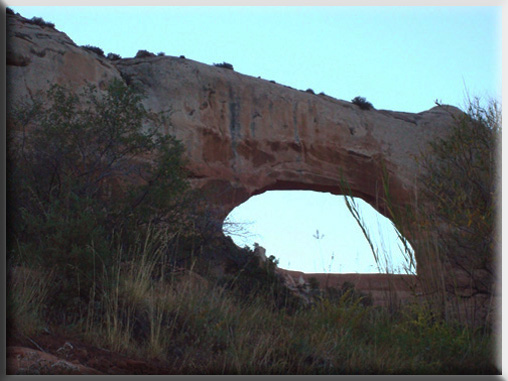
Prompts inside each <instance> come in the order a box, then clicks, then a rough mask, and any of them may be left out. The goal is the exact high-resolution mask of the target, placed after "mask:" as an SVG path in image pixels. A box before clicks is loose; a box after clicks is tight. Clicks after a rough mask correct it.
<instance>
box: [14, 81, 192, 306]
mask: <svg viewBox="0 0 508 381" xmlns="http://www.w3.org/2000/svg"><path fill="white" fill-rule="evenodd" d="M46 95H47V101H46V102H44V103H43V102H42V101H37V102H36V103H35V104H34V105H32V106H30V107H22V108H20V109H19V110H18V112H17V113H16V116H17V117H16V116H15V120H16V121H17V125H18V127H19V128H21V129H22V131H21V132H22V133H20V134H17V133H14V132H13V133H12V134H11V136H10V139H11V140H10V143H9V151H10V152H9V156H10V157H9V164H10V168H9V169H10V171H9V179H10V182H11V193H10V196H11V201H12V204H11V205H13V208H12V212H11V219H12V225H11V226H12V229H11V237H10V238H11V239H12V241H13V242H16V243H17V246H16V247H12V248H11V250H10V251H11V255H14V256H16V255H19V253H20V252H24V253H26V255H28V256H31V262H32V263H37V264H38V265H39V266H42V267H49V268H54V269H55V270H56V271H55V278H56V279H55V287H56V290H54V291H56V292H54V293H53V295H54V296H55V300H54V303H55V305H57V306H62V305H64V306H69V305H70V304H71V303H70V301H72V300H76V303H80V300H86V299H87V297H88V296H89V292H90V288H91V287H92V285H93V284H95V283H97V282H99V281H100V279H101V276H100V274H101V273H102V272H103V271H104V270H105V269H107V268H108V267H109V266H110V265H111V263H112V261H113V260H114V256H115V255H117V254H118V253H115V250H114V248H115V247H123V248H124V249H125V252H128V251H129V250H128V248H129V246H130V245H132V244H133V242H132V240H133V236H135V234H133V232H136V231H137V230H138V229H139V227H140V226H144V225H146V224H155V225H160V226H163V225H168V224H169V223H170V222H171V218H175V219H176V218H177V217H176V215H177V214H178V210H179V207H178V206H179V205H180V203H179V201H178V198H179V197H180V196H181V195H182V193H183V192H184V191H185V189H186V187H187V183H186V180H185V174H184V171H183V160H182V152H183V148H182V146H181V144H180V143H179V142H178V141H177V140H175V139H174V138H173V137H171V136H167V135H164V136H163V135H161V134H160V133H159V132H158V131H159V130H158V128H159V126H160V125H161V124H162V115H155V114H152V113H150V112H148V111H147V110H145V108H144V107H143V105H142V104H141V96H140V95H139V94H136V93H135V92H134V91H133V90H132V89H130V88H128V87H126V86H125V85H124V84H123V83H122V82H121V81H119V80H114V81H112V82H111V83H110V84H109V86H108V87H107V89H106V92H105V93H104V94H99V93H98V90H97V89H96V88H95V87H93V86H89V87H88V88H87V89H86V90H85V91H84V92H83V93H82V94H81V98H80V97H78V96H77V95H75V94H72V93H69V92H67V91H66V90H65V89H64V88H62V87H60V86H53V87H52V88H51V89H50V90H49V91H48V93H47V94H46ZM23 118H25V119H23ZM147 158H149V160H147ZM172 216H173V217H172ZM12 253H13V254H12ZM76 298H77V299H76Z"/></svg>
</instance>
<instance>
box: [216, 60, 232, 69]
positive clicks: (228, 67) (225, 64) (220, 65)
mask: <svg viewBox="0 0 508 381" xmlns="http://www.w3.org/2000/svg"><path fill="white" fill-rule="evenodd" d="M213 66H216V67H221V68H224V69H229V70H234V68H233V65H231V64H230V63H227V62H223V63H214V64H213Z"/></svg>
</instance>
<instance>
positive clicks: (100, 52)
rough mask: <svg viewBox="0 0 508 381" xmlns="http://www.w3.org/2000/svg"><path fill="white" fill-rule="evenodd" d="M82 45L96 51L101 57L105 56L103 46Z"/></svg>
mask: <svg viewBox="0 0 508 381" xmlns="http://www.w3.org/2000/svg"><path fill="white" fill-rule="evenodd" d="M81 47H82V48H85V49H86V50H89V51H91V52H94V53H95V54H97V55H98V56H100V57H104V50H102V49H101V48H98V47H97V46H92V45H82V46H81Z"/></svg>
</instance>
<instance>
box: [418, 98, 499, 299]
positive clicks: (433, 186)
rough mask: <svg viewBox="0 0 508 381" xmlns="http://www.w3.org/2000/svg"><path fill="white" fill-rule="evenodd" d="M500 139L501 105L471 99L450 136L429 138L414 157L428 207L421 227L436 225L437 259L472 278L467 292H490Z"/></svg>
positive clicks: (497, 205) (496, 237) (495, 243)
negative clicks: (426, 145) (438, 257)
mask: <svg viewBox="0 0 508 381" xmlns="http://www.w3.org/2000/svg"><path fill="white" fill-rule="evenodd" d="M500 141H501V108H500V106H499V105H498V104H497V103H496V102H491V103H490V104H488V105H487V106H486V107H483V106H481V105H480V102H479V100H478V99H476V100H473V101H470V102H469V105H468V109H467V110H466V113H464V114H462V116H459V117H455V124H454V125H453V126H452V130H451V133H450V135H449V136H447V137H445V138H441V139H437V140H436V141H434V142H431V143H430V147H429V150H428V152H427V153H426V154H424V155H422V156H421V157H420V158H419V163H420V164H421V166H422V168H423V175H422V176H421V178H420V184H421V190H422V194H421V196H422V198H423V201H427V203H428V204H430V205H432V206H433V208H432V211H431V212H430V213H429V211H428V210H421V211H420V213H419V216H420V217H421V221H420V227H421V228H422V229H423V230H425V231H429V232H430V230H431V229H432V228H431V227H434V226H441V227H442V228H441V229H439V230H438V232H437V233H438V237H437V240H438V241H437V242H438V247H439V251H440V253H441V259H442V260H444V261H445V263H446V264H449V265H451V266H452V268H454V269H458V270H461V271H463V272H464V273H465V274H467V276H468V278H469V279H471V284H470V287H471V292H472V294H486V295H491V294H492V291H493V290H492V287H493V277H494V275H495V271H496V265H495V263H494V259H495V257H494V256H495V251H496V249H497V247H498V244H499V237H498V236H497V235H496V231H495V227H496V226H495V220H496V212H497V210H498V208H499V207H500V202H501V199H500V197H501V196H500V186H501V182H500V173H499V171H498V169H497V167H496V160H497V155H496V153H497V149H498V147H500ZM432 231H433V229H432Z"/></svg>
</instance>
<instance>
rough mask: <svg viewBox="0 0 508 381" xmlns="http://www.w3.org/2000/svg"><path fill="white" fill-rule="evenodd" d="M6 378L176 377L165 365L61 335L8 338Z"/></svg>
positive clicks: (54, 333) (44, 334)
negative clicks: (33, 376)
mask: <svg viewBox="0 0 508 381" xmlns="http://www.w3.org/2000/svg"><path fill="white" fill-rule="evenodd" d="M7 336H8V337H7V374H8V375H16V374H30V375H33V374H87V375H98V374H105V375H114V374H115V375H127V374H129V375H140V374H147V375H152V374H175V370H174V369H170V368H167V367H166V366H164V365H163V364H162V362H160V361H157V360H153V361H150V362H145V361H139V360H137V359H133V358H129V357H126V356H124V355H121V354H119V353H114V352H110V351H108V350H106V349H101V348H97V347H93V346H91V345H88V344H85V343H83V342H81V341H80V340H78V339H75V338H73V337H69V336H68V335H64V334H62V333H56V332H50V333H43V334H40V335H38V336H37V337H34V338H25V337H21V336H19V335H16V334H13V335H9V333H8V334H7Z"/></svg>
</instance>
